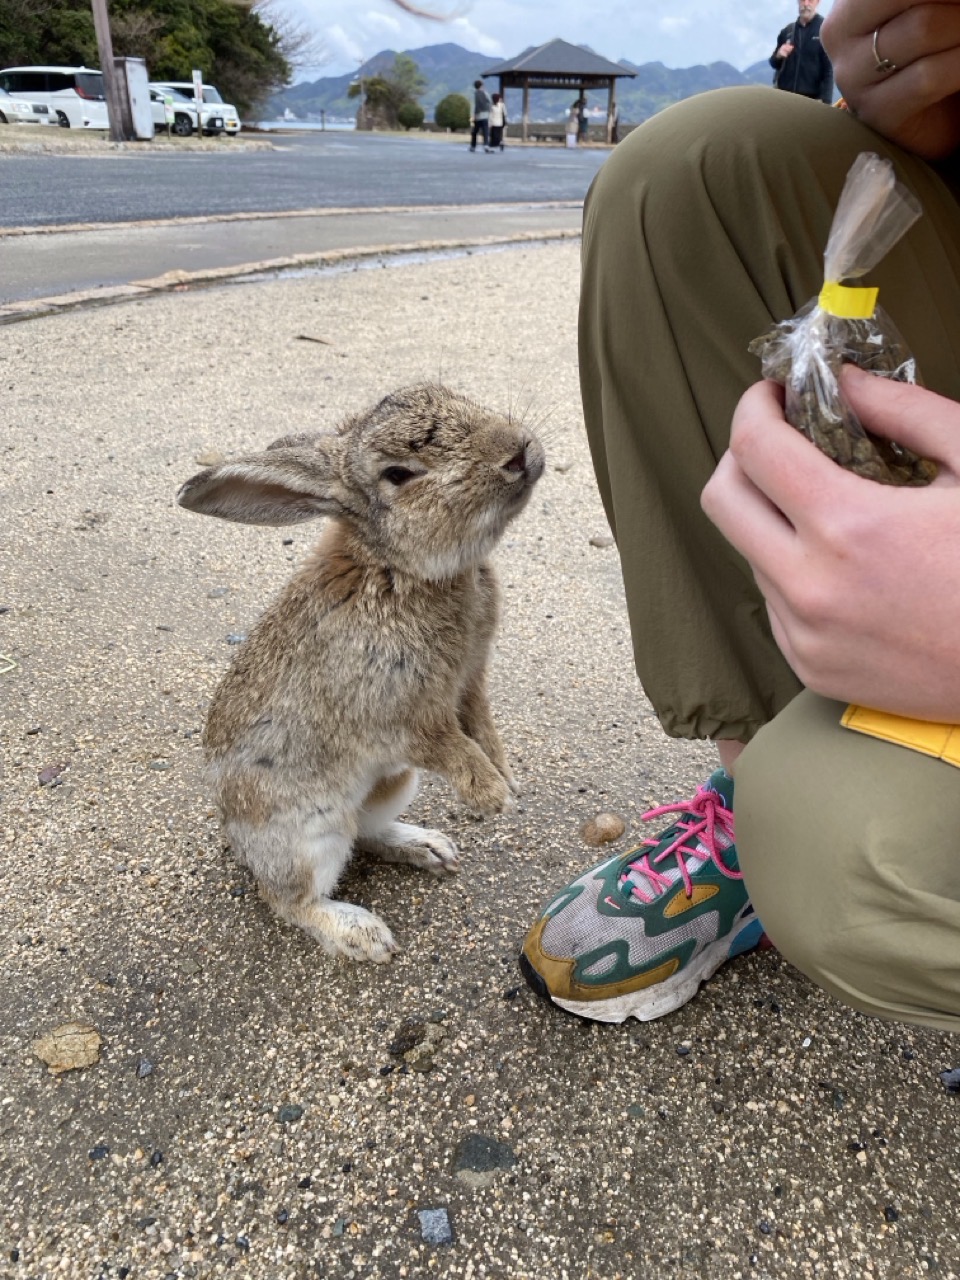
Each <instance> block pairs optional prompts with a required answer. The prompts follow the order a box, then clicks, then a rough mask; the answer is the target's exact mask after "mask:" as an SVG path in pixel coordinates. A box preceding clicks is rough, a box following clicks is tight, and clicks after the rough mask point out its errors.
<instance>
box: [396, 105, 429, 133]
mask: <svg viewBox="0 0 960 1280" xmlns="http://www.w3.org/2000/svg"><path fill="white" fill-rule="evenodd" d="M424 115H425V112H424V110H423V107H421V105H420V103H419V102H404V103H403V105H402V106H401V107H400V110H399V111H398V112H397V120H398V121H399V123H400V124H401V125H403V127H404V129H406V130H407V131H408V132H409V131H410V130H411V129H419V128H420V126H421V125H422V124H423V117H424Z"/></svg>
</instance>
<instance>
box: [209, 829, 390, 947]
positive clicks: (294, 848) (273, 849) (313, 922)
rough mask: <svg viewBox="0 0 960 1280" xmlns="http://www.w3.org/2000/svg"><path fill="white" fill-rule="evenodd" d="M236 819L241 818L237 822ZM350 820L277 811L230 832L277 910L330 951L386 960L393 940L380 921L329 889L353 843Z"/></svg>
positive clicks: (267, 900) (263, 890) (332, 886)
mask: <svg viewBox="0 0 960 1280" xmlns="http://www.w3.org/2000/svg"><path fill="white" fill-rule="evenodd" d="M238 825H239V824H238ZM344 826H347V827H349V824H339V825H338V826H337V827H336V828H333V827H332V826H331V824H330V823H329V822H325V821H324V818H323V817H322V816H321V815H318V814H316V813H314V814H312V815H311V816H310V817H309V818H307V819H306V820H304V819H303V817H302V815H300V814H289V815H286V816H285V817H280V816H278V817H276V818H274V819H272V820H271V821H270V822H269V823H267V824H266V825H265V826H264V827H260V828H258V829H256V830H255V831H252V830H250V829H249V828H248V829H247V830H246V831H240V830H238V829H237V827H236V826H235V827H234V828H233V829H232V830H230V831H229V832H228V833H227V834H228V838H229V839H230V843H231V845H232V846H233V849H234V851H235V852H236V853H238V854H239V855H240V857H241V859H242V861H244V862H246V864H247V865H248V866H249V867H250V869H251V871H252V872H253V874H254V875H255V876H256V878H257V884H258V886H259V889H260V893H261V895H262V896H263V898H264V900H265V901H266V902H267V904H268V905H269V906H270V907H271V908H272V909H273V910H274V911H275V912H276V914H277V915H278V916H279V917H280V918H281V920H285V921H286V922H287V923H288V924H292V925H296V926H297V928H300V929H303V930H304V932H305V933H308V934H309V935H310V937H311V938H313V939H314V940H315V941H316V942H319V944H320V945H321V946H322V947H323V949H324V950H325V951H327V952H328V953H329V954H330V955H334V956H346V957H348V958H349V959H351V960H372V961H374V962H375V963H376V964H384V963H385V962H386V961H388V960H389V959H390V957H391V956H392V955H393V953H394V951H396V949H397V945H396V943H395V942H394V940H393V935H392V934H391V932H390V930H389V928H388V927H387V926H386V924H384V922H383V921H382V920H381V919H380V918H379V916H376V915H374V914H373V912H372V911H367V910H366V909H365V908H364V907H358V906H356V905H354V904H353V903H351V902H339V901H337V900H336V899H334V898H332V897H331V896H330V895H331V894H332V893H333V891H334V889H335V888H336V885H337V881H338V880H339V878H340V874H341V872H342V871H343V868H344V867H345V866H346V864H347V862H348V860H349V858H350V853H351V851H352V847H353V834H354V833H353V831H352V830H350V829H347V830H344V829H343V828H344Z"/></svg>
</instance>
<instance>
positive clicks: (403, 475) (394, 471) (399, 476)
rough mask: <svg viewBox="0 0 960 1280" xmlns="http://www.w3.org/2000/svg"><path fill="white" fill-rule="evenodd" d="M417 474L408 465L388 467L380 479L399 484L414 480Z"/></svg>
mask: <svg viewBox="0 0 960 1280" xmlns="http://www.w3.org/2000/svg"><path fill="white" fill-rule="evenodd" d="M416 474H417V473H416V471H408V470H407V468H406V467H387V469H386V471H383V472H381V473H380V479H381V480H388V481H389V482H390V484H395V485H397V486H399V485H402V484H406V483H407V481H408V480H412V479H413V478H414V477H415V476H416Z"/></svg>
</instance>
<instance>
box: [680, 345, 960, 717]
mask: <svg viewBox="0 0 960 1280" xmlns="http://www.w3.org/2000/svg"><path fill="white" fill-rule="evenodd" d="M842 381H843V389H844V392H845V394H847V396H848V397H849V400H850V403H851V405H852V406H853V408H854V410H855V411H856V413H857V415H858V416H859V418H860V419H861V421H862V422H863V424H864V425H865V426H866V427H868V428H869V430H871V431H872V432H874V433H875V434H877V435H883V436H887V437H889V438H891V439H895V440H898V441H899V442H900V443H902V444H905V445H909V447H910V448H912V449H914V450H915V451H916V452H917V453H919V454H922V455H924V456H925V457H928V458H932V459H934V460H935V461H936V462H938V463H939V465H940V473H939V475H938V476H937V478H936V480H934V481H933V483H932V484H931V485H929V486H928V487H926V488H918V489H905V488H895V487H892V486H890V485H882V484H878V483H877V482H876V481H873V480H865V479H863V478H861V477H860V476H857V475H854V474H853V473H852V472H849V471H845V470H844V469H843V468H841V467H839V466H838V465H837V464H836V463H835V462H833V461H832V460H831V459H830V458H827V457H826V456H825V455H824V454H822V453H821V452H820V451H819V449H817V448H816V446H815V445H813V444H811V443H810V441H808V440H807V439H806V438H805V437H804V436H803V435H801V433H800V432H799V431H797V430H795V429H794V428H793V427H791V426H790V425H789V424H788V423H787V422H786V420H785V418H784V416H783V408H782V392H781V390H780V388H779V387H777V386H776V385H775V384H773V383H771V382H761V383H758V384H757V385H756V386H754V387H751V388H750V390H749V391H748V392H747V393H746V394H745V395H744V396H743V398H742V399H741V401H740V404H739V405H738V406H737V410H736V413H735V415H734V421H733V428H732V433H731V440H730V449H729V450H728V452H727V453H725V454H724V456H723V458H721V460H720V464H719V466H718V467H717V470H716V472H715V473H714V476H713V477H712V479H711V480H710V482H709V483H708V484H707V486H706V488H705V489H704V492H703V498H702V505H703V509H704V511H705V512H706V514H707V515H708V516H709V517H710V519H711V520H712V521H713V522H714V524H716V525H717V527H718V528H719V529H720V531H721V533H723V534H724V535H725V537H726V538H727V539H728V540H729V541H730V542H731V543H732V544H733V545H734V547H736V548H737V550H738V551H740V552H741V553H742V554H743V555H744V556H745V557H746V559H747V560H748V561H749V563H750V565H751V567H752V568H753V571H754V575H755V577H756V580H757V585H758V586H759V588H760V590H761V591H762V593H763V595H764V598H765V600H766V602H767V609H768V613H769V616H770V621H771V625H772V627H773V633H774V637H775V639H776V641H777V644H778V645H779V646H780V649H781V651H782V652H783V655H784V657H785V658H786V659H787V661H788V662H789V664H790V666H791V667H792V668H793V670H794V671H795V672H796V674H797V676H798V677H799V679H800V680H801V681H802V682H803V683H804V684H805V685H806V686H807V687H808V688H810V689H812V690H814V692H816V693H819V694H822V695H823V696H824V697H828V698H836V699H839V700H841V701H844V702H854V703H859V704H861V705H864V706H869V707H874V708H876V709H878V710H881V711H890V712H894V713H896V714H899V715H904V716H910V717H913V718H916V719H922V720H939V721H944V722H946V723H950V724H952V723H960V405H958V404H956V403H955V402H954V401H952V400H947V399H944V398H943V397H942V396H938V395H934V393H933V392H931V391H925V390H923V389H922V388H920V387H915V386H910V385H907V384H905V383H898V382H891V381H889V380H888V379H885V378H881V377H878V376H877V375H875V374H867V373H864V372H862V371H861V370H859V369H856V368H854V367H852V366H848V367H846V368H845V369H844V370H843V375H842Z"/></svg>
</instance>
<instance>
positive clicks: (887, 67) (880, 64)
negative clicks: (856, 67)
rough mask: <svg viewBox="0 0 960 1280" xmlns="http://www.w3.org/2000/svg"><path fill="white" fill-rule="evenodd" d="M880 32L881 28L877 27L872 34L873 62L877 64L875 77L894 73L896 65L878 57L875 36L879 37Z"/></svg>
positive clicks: (878, 52) (887, 59)
mask: <svg viewBox="0 0 960 1280" xmlns="http://www.w3.org/2000/svg"><path fill="white" fill-rule="evenodd" d="M880 31H881V28H880V27H877V29H876V31H875V32H874V33H873V60H874V62H875V63H876V64H877V75H878V76H888V75H890V73H891V72H892V71H896V69H897V64H896V63H895V62H891V61H890V59H889V58H883V57H881V56H880V50H879V49H878V48H877V36H879V34H880Z"/></svg>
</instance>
